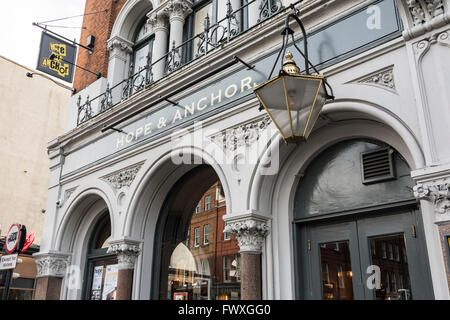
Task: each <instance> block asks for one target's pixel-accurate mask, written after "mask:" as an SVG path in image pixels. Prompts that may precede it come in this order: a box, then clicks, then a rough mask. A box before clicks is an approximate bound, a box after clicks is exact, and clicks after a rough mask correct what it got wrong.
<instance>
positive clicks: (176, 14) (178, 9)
mask: <svg viewBox="0 0 450 320" xmlns="http://www.w3.org/2000/svg"><path fill="white" fill-rule="evenodd" d="M191 7H192V3H191V2H190V1H187V0H172V1H170V2H169V5H168V6H167V7H166V8H165V9H164V11H165V12H166V13H167V15H168V16H169V23H170V36H169V51H172V50H173V51H172V53H171V56H170V57H169V59H171V61H169V63H170V64H171V65H172V68H171V69H176V68H177V67H178V66H179V63H180V61H181V54H182V50H181V48H180V49H177V50H174V49H175V48H177V47H178V46H179V45H181V44H182V43H183V26H184V21H185V19H186V17H187V16H188V15H189V14H190V13H192V9H191Z"/></svg>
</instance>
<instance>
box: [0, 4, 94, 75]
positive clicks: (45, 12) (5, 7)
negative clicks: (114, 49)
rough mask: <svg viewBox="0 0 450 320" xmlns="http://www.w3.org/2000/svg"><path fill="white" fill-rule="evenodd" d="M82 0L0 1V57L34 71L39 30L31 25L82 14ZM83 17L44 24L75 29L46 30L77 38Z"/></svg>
mask: <svg viewBox="0 0 450 320" xmlns="http://www.w3.org/2000/svg"><path fill="white" fill-rule="evenodd" d="M84 5H85V0H13V1H6V0H2V6H1V8H0V55H1V56H4V57H6V58H8V59H10V60H13V61H15V62H17V63H19V64H21V65H24V66H26V67H28V68H31V69H36V64H37V58H38V53H39V45H40V42H41V33H42V29H40V28H38V27H35V26H33V25H32V23H33V22H43V21H48V20H53V19H60V18H65V17H70V16H76V15H82V14H83V13H84ZM82 23H83V17H78V18H73V19H68V20H62V21H55V22H49V23H48V25H55V26H69V27H78V28H53V27H49V29H50V30H52V31H54V32H56V33H58V34H61V35H62V36H64V37H66V38H69V39H77V41H78V39H79V38H80V33H81V28H80V27H81V25H82Z"/></svg>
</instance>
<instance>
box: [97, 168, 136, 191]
mask: <svg viewBox="0 0 450 320" xmlns="http://www.w3.org/2000/svg"><path fill="white" fill-rule="evenodd" d="M141 167H142V163H139V164H137V165H134V166H132V167H128V168H125V169H123V170H121V171H116V172H113V173H111V174H109V175H106V176H103V177H101V178H100V179H102V180H103V181H106V182H107V183H108V184H109V185H110V186H111V187H112V188H113V189H115V190H119V189H121V188H123V187H129V186H130V185H131V184H132V183H133V181H134V178H136V174H137V173H138V172H139V169H141Z"/></svg>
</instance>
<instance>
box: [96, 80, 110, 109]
mask: <svg viewBox="0 0 450 320" xmlns="http://www.w3.org/2000/svg"><path fill="white" fill-rule="evenodd" d="M112 105H113V101H112V94H111V89H110V88H109V83H107V84H106V91H105V93H104V94H103V96H102V99H101V100H100V111H99V112H103V111H106V110H107V109H109V108H111V107H112Z"/></svg>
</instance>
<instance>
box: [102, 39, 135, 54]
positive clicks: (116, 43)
mask: <svg viewBox="0 0 450 320" xmlns="http://www.w3.org/2000/svg"><path fill="white" fill-rule="evenodd" d="M106 48H107V49H108V51H112V50H115V49H119V50H120V51H124V52H126V53H131V52H133V48H132V47H131V44H130V43H129V42H128V41H125V40H123V39H120V38H118V37H114V38H112V39H109V40H108V43H107V45H106Z"/></svg>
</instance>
